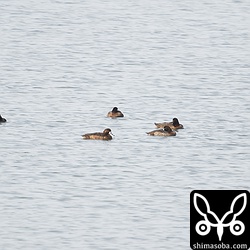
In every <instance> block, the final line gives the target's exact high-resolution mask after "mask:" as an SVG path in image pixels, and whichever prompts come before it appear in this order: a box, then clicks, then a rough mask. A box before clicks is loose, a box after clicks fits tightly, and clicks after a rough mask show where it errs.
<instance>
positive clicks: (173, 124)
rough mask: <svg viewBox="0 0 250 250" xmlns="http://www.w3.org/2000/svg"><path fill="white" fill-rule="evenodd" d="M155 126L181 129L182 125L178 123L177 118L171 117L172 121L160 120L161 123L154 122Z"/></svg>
mask: <svg viewBox="0 0 250 250" xmlns="http://www.w3.org/2000/svg"><path fill="white" fill-rule="evenodd" d="M155 126H156V127H157V128H164V126H169V127H170V128H171V129H173V130H178V129H183V128H184V127H183V125H182V124H180V123H179V120H178V119H177V118H173V121H172V122H162V123H155Z"/></svg>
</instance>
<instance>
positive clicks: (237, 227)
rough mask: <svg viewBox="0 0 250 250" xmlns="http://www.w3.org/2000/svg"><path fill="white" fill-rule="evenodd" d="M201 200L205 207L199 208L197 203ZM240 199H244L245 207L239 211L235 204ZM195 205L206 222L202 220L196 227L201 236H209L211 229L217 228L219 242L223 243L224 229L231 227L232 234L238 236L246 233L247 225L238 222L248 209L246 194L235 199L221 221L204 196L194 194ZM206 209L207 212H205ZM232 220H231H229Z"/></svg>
mask: <svg viewBox="0 0 250 250" xmlns="http://www.w3.org/2000/svg"><path fill="white" fill-rule="evenodd" d="M199 199H200V201H201V202H203V205H204V204H205V206H200V208H199V206H198V202H197V201H198V200H199ZM240 199H243V205H242V207H241V208H240V210H239V211H237V209H236V206H235V204H236V203H237V202H239V201H240ZM193 203H194V207H195V209H196V211H197V212H198V213H199V214H200V215H201V216H203V218H204V220H200V221H199V222H198V223H197V224H196V226H195V230H196V232H197V233H198V234H199V235H202V236H204V235H207V234H208V233H209V232H210V230H211V227H216V228H217V235H218V238H219V241H221V239H222V235H223V233H224V227H229V228H230V232H231V233H232V234H233V235H236V236H238V235H241V234H243V232H244V231H245V225H244V224H243V222H242V221H240V220H237V219H236V218H237V216H239V215H240V214H241V213H242V212H243V211H244V209H245V208H246V205H247V194H246V193H242V194H239V195H237V196H236V197H235V198H234V199H233V201H232V203H231V206H230V210H229V211H228V212H226V213H225V214H224V215H223V216H222V218H221V219H219V218H218V216H217V215H216V214H215V213H214V212H213V211H211V210H210V205H209V203H208V201H207V199H206V198H205V197H204V196H203V195H201V194H199V193H194V196H193ZM200 204H201V203H200ZM204 207H205V211H204ZM230 218H231V220H229V219H230ZM226 219H227V221H230V222H227V223H226V222H225V220H226Z"/></svg>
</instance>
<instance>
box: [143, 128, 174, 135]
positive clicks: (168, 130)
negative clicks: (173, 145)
mask: <svg viewBox="0 0 250 250" xmlns="http://www.w3.org/2000/svg"><path fill="white" fill-rule="evenodd" d="M147 134H148V135H152V136H176V132H175V131H173V130H172V129H171V128H170V127H169V126H164V128H163V129H157V130H153V131H151V132H147Z"/></svg>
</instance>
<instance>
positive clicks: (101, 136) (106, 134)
mask: <svg viewBox="0 0 250 250" xmlns="http://www.w3.org/2000/svg"><path fill="white" fill-rule="evenodd" d="M110 133H111V129H110V128H106V129H104V130H103V132H96V133H89V134H85V135H82V137H83V139H89V140H104V141H109V140H112V136H111V135H110ZM111 134H112V133H111Z"/></svg>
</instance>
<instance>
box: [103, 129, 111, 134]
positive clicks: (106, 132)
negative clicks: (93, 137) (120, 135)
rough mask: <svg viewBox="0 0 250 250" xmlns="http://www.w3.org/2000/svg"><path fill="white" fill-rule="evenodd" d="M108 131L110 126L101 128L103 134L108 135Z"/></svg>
mask: <svg viewBox="0 0 250 250" xmlns="http://www.w3.org/2000/svg"><path fill="white" fill-rule="evenodd" d="M109 133H111V129H110V128H105V129H104V130H103V134H105V135H108V134H109Z"/></svg>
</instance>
